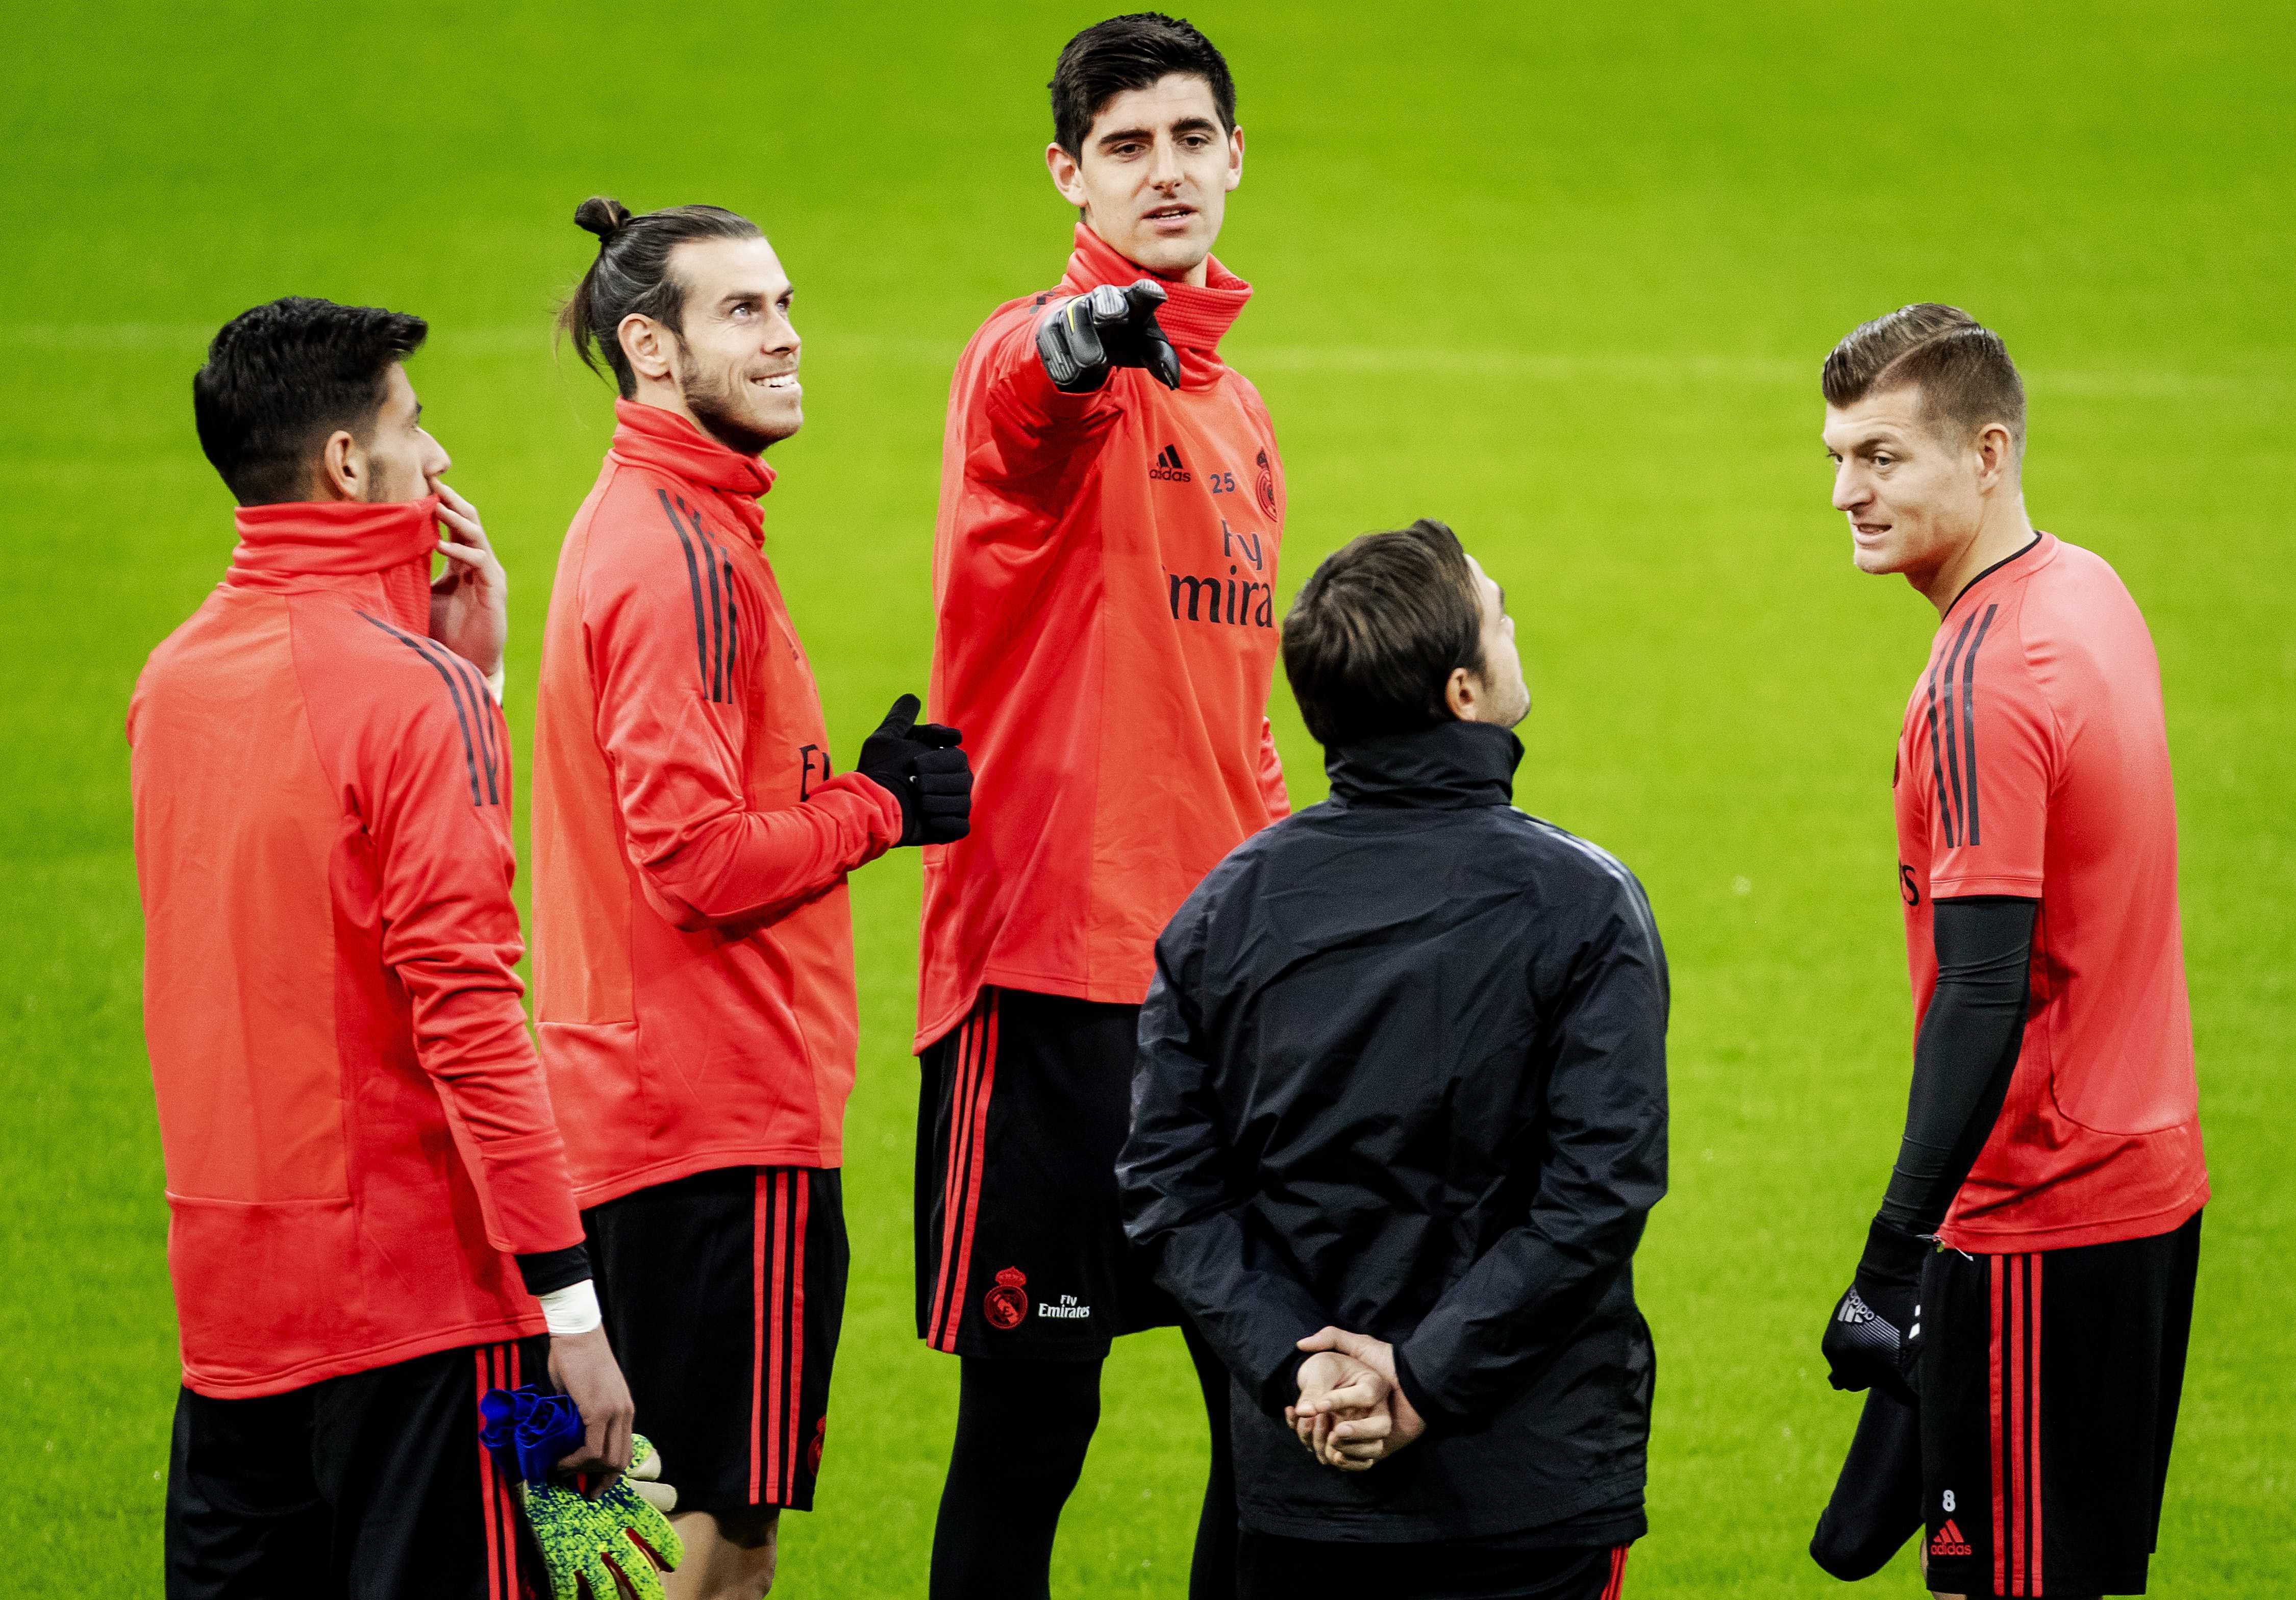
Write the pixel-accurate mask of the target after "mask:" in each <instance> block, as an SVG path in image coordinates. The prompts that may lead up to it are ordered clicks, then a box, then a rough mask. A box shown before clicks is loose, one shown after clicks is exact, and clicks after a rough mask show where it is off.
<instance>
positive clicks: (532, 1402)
mask: <svg viewBox="0 0 2296 1600" xmlns="http://www.w3.org/2000/svg"><path fill="white" fill-rule="evenodd" d="M479 1410H480V1415H482V1416H483V1417H484V1418H485V1419H486V1420H485V1423H484V1425H483V1426H482V1427H481V1428H480V1431H479V1439H480V1442H481V1443H483V1444H484V1445H485V1446H486V1448H487V1451H488V1454H489V1455H490V1456H493V1457H494V1460H495V1463H496V1466H497V1467H498V1468H499V1469H500V1470H501V1472H502V1473H503V1475H504V1477H506V1478H508V1479H510V1480H511V1481H512V1483H514V1484H515V1485H516V1486H517V1489H518V1502H519V1508H520V1509H521V1511H522V1512H524V1513H525V1514H526V1522H527V1527H528V1529H529V1530H530V1531H531V1532H532V1533H533V1535H534V1542H535V1546H536V1547H537V1549H538V1550H539V1551H540V1552H541V1555H542V1563H543V1566H544V1568H545V1571H547V1572H548V1573H549V1576H550V1592H551V1596H552V1600H621V1596H623V1595H624V1593H625V1592H627V1594H629V1595H631V1596H635V1597H636V1600H663V1594H662V1587H661V1577H660V1574H661V1573H663V1572H672V1571H676V1570H677V1563H679V1562H681V1561H683V1560H685V1543H684V1541H683V1540H681V1539H680V1538H678V1537H677V1532H676V1530H675V1529H673V1528H672V1527H671V1526H670V1525H669V1520H668V1518H667V1517H665V1516H663V1515H662V1514H661V1513H662V1510H666V1509H668V1506H672V1505H675V1504H676V1491H675V1490H674V1489H667V1488H666V1487H664V1486H662V1485H660V1483H658V1482H655V1481H653V1480H658V1479H659V1478H660V1476H661V1456H660V1453H659V1452H658V1451H656V1450H655V1449H654V1448H653V1445H652V1442H651V1441H650V1440H647V1439H646V1438H645V1436H644V1434H633V1435H631V1437H630V1470H629V1473H627V1474H624V1475H623V1476H621V1477H619V1478H617V1479H616V1481H615V1482H614V1485H613V1487H612V1488H611V1489H606V1490H604V1491H603V1493H601V1494H599V1495H598V1496H597V1497H595V1498H592V1497H589V1496H587V1495H585V1494H583V1493H582V1492H581V1490H580V1489H578V1488H577V1487H575V1486H574V1485H573V1484H571V1483H570V1482H568V1481H566V1480H565V1479H564V1478H563V1477H562V1475H561V1474H559V1473H558V1472H557V1465H558V1463H559V1462H560V1461H561V1460H562V1459H563V1458H564V1457H565V1456H567V1455H568V1454H569V1453H570V1452H571V1450H572V1449H573V1448H574V1447H575V1446H576V1445H577V1444H578V1443H580V1442H581V1440H582V1417H581V1414H580V1413H579V1412H578V1411H577V1410H576V1409H575V1407H574V1402H573V1401H572V1400H570V1399H568V1398H567V1397H566V1396H564V1395H557V1394H552V1395H545V1394H538V1393H537V1392H536V1391H535V1390H534V1388H533V1387H532V1386H531V1385H527V1386H525V1387H522V1388H519V1389H512V1390H502V1389H496V1390H490V1391H488V1392H487V1393H486V1394H485V1395H484V1396H483V1397H481V1398H480V1401H479ZM633 1477H635V1478H636V1479H638V1480H640V1482H639V1483H637V1484H633V1483H631V1482H630V1481H629V1480H630V1479H631V1478H633ZM647 1491H651V1492H650V1493H649V1492H647ZM665 1501H666V1502H667V1503H666V1504H665ZM657 1506H660V1507H661V1509H657Z"/></svg>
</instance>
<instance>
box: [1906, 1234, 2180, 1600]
mask: <svg viewBox="0 0 2296 1600" xmlns="http://www.w3.org/2000/svg"><path fill="white" fill-rule="evenodd" d="M2200 1250H2201V1218H2200V1216H2199V1214H2198V1213H2195V1214H2194V1216H2193V1218H2192V1219H2191V1220H2190V1221H2188V1222H2186V1223H2185V1225H2184V1226H2183V1227H2179V1228H2177V1229H2175V1230H2174V1231H2172V1232H2169V1233H2166V1234H2160V1235H2154V1236H2153V1237H2152V1238H2150V1239H2129V1240H2125V1241H2122V1242H2120V1243H2112V1244H2089V1245H2081V1246H2078V1247H2076V1248H2073V1249H2070V1250H2053V1251H2043V1252H2039V1253H2037V1254H2031V1255H2009V1256H1968V1255H1964V1254H1962V1253H1961V1252H1959V1251H1952V1250H1943V1251H1935V1252H1933V1253H1932V1254H1931V1257H1930V1258H1929V1261H1928V1264H1927V1266H1926V1268H1924V1270H1923V1276H1922V1306H1921V1318H1922V1323H1923V1334H1922V1343H1923V1348H1922V1354H1921V1369H1920V1373H1919V1374H1918V1380H1919V1387H1920V1391H1921V1407H1920V1409H1921V1422H1922V1428H1921V1431H1922V1495H1923V1517H1924V1522H1925V1527H1924V1531H1923V1552H1924V1555H1925V1557H1926V1566H1927V1570H1928V1574H1929V1585H1930V1588H1932V1589H1935V1590H1940V1591H1945V1592H1949V1593H1962V1594H1968V1595H2097V1594H2106V1595H2141V1594H2143V1593H2144V1572H2145V1565H2146V1563H2147V1561H2148V1560H2149V1558H2150V1557H2151V1555H2152V1554H2153V1546H2154V1544H2155V1542H2156V1541H2157V1538H2158V1536H2159V1533H2160V1528H2161V1489H2162V1488H2163V1486H2164V1485H2165V1484H2166V1482H2167V1481H2168V1475H2169V1444H2170V1442H2171V1440H2173V1439H2174V1438H2175V1436H2176V1432H2177V1399H2178V1397H2179V1395H2180V1394H2181V1393H2182V1391H2183V1389H2184V1383H2185V1341H2186V1338H2187V1337H2188V1335H2189V1334H2190V1333H2191V1331H2192V1325H2193V1283H2194V1276H2195V1275H2196V1273H2197V1270H2198V1267H2199V1263H2200Z"/></svg>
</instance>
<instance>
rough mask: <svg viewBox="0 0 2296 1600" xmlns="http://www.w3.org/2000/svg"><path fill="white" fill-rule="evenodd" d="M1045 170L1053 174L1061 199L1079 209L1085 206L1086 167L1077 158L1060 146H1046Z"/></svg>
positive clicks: (1054, 185) (1054, 183)
mask: <svg viewBox="0 0 2296 1600" xmlns="http://www.w3.org/2000/svg"><path fill="white" fill-rule="evenodd" d="M1045 170H1046V172H1048V173H1050V174H1052V177H1053V187H1054V188H1055V189H1058V190H1059V191H1060V192H1061V198H1062V200H1064V201H1068V202H1069V204H1070V205H1072V206H1075V207H1078V209H1082V207H1083V205H1084V167H1083V165H1082V163H1080V162H1079V161H1078V160H1077V159H1076V157H1074V156H1072V155H1070V153H1069V152H1067V151H1065V150H1062V148H1061V147H1060V146H1059V145H1058V144H1047V145H1046V146H1045Z"/></svg>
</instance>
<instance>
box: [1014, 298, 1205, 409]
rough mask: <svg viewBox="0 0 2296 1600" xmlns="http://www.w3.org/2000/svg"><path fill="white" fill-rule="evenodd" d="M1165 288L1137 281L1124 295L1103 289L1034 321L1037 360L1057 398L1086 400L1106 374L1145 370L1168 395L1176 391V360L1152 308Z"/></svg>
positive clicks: (1052, 308) (1056, 306)
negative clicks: (1124, 369)
mask: <svg viewBox="0 0 2296 1600" xmlns="http://www.w3.org/2000/svg"><path fill="white" fill-rule="evenodd" d="M1164 299H1165V294H1164V286H1163V285H1162V284H1161V283H1157V282H1156V281H1155V280H1154V279H1153V278H1142V279H1141V280H1140V281H1139V282H1137V283H1134V284H1133V285H1132V286H1131V287H1130V288H1129V289H1119V288H1118V287H1117V286H1116V285H1115V284H1113V283H1103V284H1101V285H1100V286H1099V287H1098V288H1097V289H1095V290H1093V291H1091V292H1089V293H1087V294H1079V295H1077V296H1075V297H1073V298H1072V299H1061V300H1054V302H1053V303H1052V304H1051V305H1050V306H1048V307H1047V308H1046V310H1045V313H1044V315H1043V316H1040V317H1039V318H1037V360H1039V361H1041V362H1043V363H1044V365H1045V376H1046V377H1047V378H1050V379H1051V380H1052V381H1053V387H1054V389H1057V390H1060V391H1061V392H1062V394H1069V395H1079V394H1090V393H1092V392H1093V391H1094V390H1096V389H1098V388H1099V387H1100V386H1101V385H1102V384H1103V383H1105V382H1108V374H1109V370H1110V369H1111V368H1112V367H1119V366H1138V367H1144V368H1146V369H1147V370H1148V372H1149V373H1152V374H1153V376H1154V377H1155V379H1156V381H1157V382H1159V383H1161V384H1162V385H1163V386H1164V387H1165V388H1167V389H1177V388H1179V387H1180V357H1179V353H1178V352H1177V351H1176V350H1175V349H1172V341H1170V340H1169V339H1167V338H1165V337H1164V329H1163V326H1162V324H1160V323H1158V322H1157V320H1156V308H1157V307H1159V306H1160V305H1162V304H1163V303H1164Z"/></svg>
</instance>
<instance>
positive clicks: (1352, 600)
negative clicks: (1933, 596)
mask: <svg viewBox="0 0 2296 1600" xmlns="http://www.w3.org/2000/svg"><path fill="white" fill-rule="evenodd" d="M1283 668H1284V671H1285V673H1286V675H1287V676H1289V677H1290V678H1291V680H1292V693H1293V694H1294V696H1295V697H1296V698H1297V699H1298V700H1299V702H1300V711H1301V712H1302V713H1303V714H1304V715H1305V716H1306V718H1307V720H1308V728H1309V730H1310V731H1311V732H1313V733H1314V734H1315V735H1316V738H1317V739H1318V740H1320V741H1321V742H1322V743H1323V745H1324V765H1325V767H1326V768H1327V769H1328V770H1329V771H1330V773H1331V776H1332V795H1331V799H1330V800H1327V801H1325V802H1324V804H1322V805H1319V806H1314V807H1311V808H1308V810H1306V811H1303V812H1301V813H1300V815H1299V816H1295V817H1292V819H1290V820H1289V821H1286V822H1283V823H1281V824H1278V825H1276V826H1275V827H1273V828H1270V829H1268V830H1267V832H1265V833H1261V834H1259V835H1258V836H1257V837H1255V838H1253V839H1251V841H1248V842H1246V843H1245V844H1243V845H1242V846H1240V847H1239V848H1238V849H1236V850H1235V851H1234V853H1233V854H1231V855H1230V856H1229V857H1227V859H1226V860H1225V861H1223V862H1222V863H1221V864H1220V865H1219V866H1218V868H1216V869H1215V870H1214V871H1213V872H1212V874H1210V876H1209V877H1207V878H1206V879H1205V880H1204V881H1203V882H1202V883H1201V885H1200V886H1199V887H1198V888H1197V890H1196V891H1195V892H1194V893H1193V894H1192V895H1190V896H1189V897H1188V899H1187V903H1186V904H1185V906H1183V907H1181V909H1180V913H1179V915H1177V916H1176V917H1174V918H1173V920H1172V923H1171V925H1170V926H1169V928H1167V929H1166V930H1165V931H1164V933H1163V937H1162V938H1161V939H1159V940H1158V941H1157V945H1156V977H1155V981H1153V982H1152V984H1151V985H1150V987H1149V990H1148V999H1147V1005H1146V1006H1145V1008H1144V1011H1143V1013H1142V1014H1141V1019H1140V1038H1141V1054H1140V1061H1139V1068H1138V1075H1137V1077H1136V1080H1135V1087H1134V1093H1133V1105H1134V1112H1133V1126H1132V1134H1131V1138H1130V1140H1129V1142H1128V1143H1127V1145H1125V1147H1124V1156H1123V1163H1122V1166H1121V1169H1120V1171H1121V1177H1122V1184H1123V1192H1124V1201H1125V1210H1126V1213H1127V1218H1128V1225H1129V1227H1130V1229H1131V1234H1132V1237H1133V1239H1134V1240H1135V1241H1136V1243H1138V1244H1139V1245H1140V1246H1141V1248H1142V1250H1143V1251H1144V1254H1146V1255H1147V1256H1148V1257H1149V1258H1150V1259H1152V1260H1153V1261H1154V1263H1155V1265H1156V1269H1157V1276H1158V1279H1159V1281H1160V1282H1161V1283H1162V1284H1165V1285H1166V1286H1167V1287H1168V1288H1169V1289H1170V1290H1171V1291H1172V1292H1173V1293H1174V1294H1175V1295H1176V1296H1177V1297H1178V1299H1179V1301H1180V1304H1181V1306H1182V1307H1183V1308H1184V1309H1185V1311H1186V1313H1187V1315H1188V1317H1189V1318H1190V1319H1191V1321H1192V1322H1193V1325H1195V1326H1196V1327H1197V1328H1198V1329H1200V1330H1201V1333H1202V1334H1203V1336H1204V1337H1205V1338H1206V1339H1207V1340H1208V1341H1209V1342H1210V1343H1211V1345H1212V1346H1213V1347H1214V1348H1215V1349H1216V1350H1218V1352H1219V1355H1220V1358H1221V1359H1222V1360H1223V1361H1224V1362H1225V1364H1226V1369H1227V1371H1228V1372H1229V1374H1232V1376H1233V1379H1234V1401H1233V1409H1232V1411H1231V1416H1232V1418H1233V1426H1234V1449H1235V1465H1236V1485H1237V1490H1238V1495H1239V1498H1240V1500H1241V1506H1242V1519H1243V1537H1242V1554H1241V1558H1240V1561H1239V1567H1240V1577H1241V1583H1240V1586H1239V1588H1238V1589H1237V1591H1236V1592H1237V1593H1238V1594H1240V1595H1242V1596H1245V1597H1246V1600H1273V1597H1275V1596H1287V1597H1288V1596H1299V1595H1317V1596H1322V1595H1343V1594H1357V1593H1360V1594H1371V1595H1382V1596H1445V1597H1447V1600H1474V1597H1477V1596H1493V1597H1496V1596H1526V1595H1537V1596H1543V1597H1546V1600H1615V1597H1616V1596H1617V1595H1618V1594H1619V1592H1620V1585H1621V1582H1622V1579H1623V1574H1624V1569H1625V1564H1626V1555H1627V1546H1628V1544H1629V1543H1630V1542H1631V1541H1632V1540H1633V1539H1635V1538H1637V1537H1639V1536H1640V1535H1641V1534H1642V1532H1643V1531H1644V1511H1643V1481H1644V1455H1645V1450H1646V1448H1647V1445H1648V1442H1649V1436H1650V1405H1651V1390H1652V1375H1653V1363H1652V1348H1651V1338H1650V1330H1649V1329H1648V1327H1647V1326H1645V1325H1644V1322H1643V1319H1642V1317H1641V1315H1640V1313H1639V1312H1637V1311H1636V1309H1635V1295H1634V1276H1633V1256H1634V1251H1635V1247H1636V1244H1637V1243H1639V1242H1640V1240H1641V1238H1642V1233H1643V1226H1644V1220H1645V1218H1647V1217H1648V1215H1649V1212H1650V1209H1651V1208H1652V1206H1653V1205H1655V1204H1656V1203H1657V1202H1658V1201H1659V1198H1660V1197H1661V1195H1662V1194H1664V1193H1665V1189H1666V1022H1667V1009H1668V982H1667V970H1666V957H1665V955H1664V952H1663V951H1662V950H1661V948H1660V945H1659V939H1658V931H1657V929H1656V928H1655V927H1654V926H1653V925H1652V920H1651V914H1650V907H1649V905H1648V903H1647V901H1646V900H1645V899H1644V896H1643V891H1642V888H1641V885H1640V884H1638V883H1637V882H1636V881H1635V878H1634V875H1633V874H1631V873H1629V872H1628V871H1627V869H1626V868H1625V867H1623V866H1620V864H1619V863H1618V862H1617V861H1616V860H1615V859H1613V858H1612V857H1610V856H1609V855H1606V854H1605V853H1604V852H1603V851H1602V850H1599V849H1595V847H1594V846H1592V845H1590V844H1587V842H1585V841H1583V840H1579V839H1576V838H1574V837H1572V836H1571V835H1570V834H1569V833H1564V832H1563V831H1562V829H1560V828H1557V827H1554V826H1552V825H1548V824H1546V823H1543V822H1540V821H1538V820H1536V819H1535V818H1532V817H1529V816H1524V815H1523V814H1522V813H1521V812H1520V811H1517V810H1515V809H1514V808H1513V806H1511V805H1510V804H1509V803H1508V800H1509V795H1510V792H1511V790H1512V786H1513V776H1514V769H1515V766H1516V764H1517V763H1518V762H1519V761H1521V759H1522V746H1521V744H1520V743H1517V742H1516V740H1515V738H1514V735H1513V734H1512V733H1510V732H1509V731H1508V730H1509V729H1510V728H1512V727H1513V726H1514V725H1515V724H1517V723H1518V722H1520V721H1521V719H1522V718H1523V716H1524V715H1525V714H1526V713H1527V712H1528V711H1529V709H1530V695H1529V691H1528V690H1527V689H1526V688H1525V687H1524V685H1523V677H1522V665H1521V659H1520V658H1519V656H1518V655H1517V653H1516V649H1515V641H1514V624H1513V621H1512V619H1509V618H1508V616H1507V614H1506V607H1505V595H1503V594H1502V593H1501V592H1500V590H1499V587H1498V586H1497V584H1496V583H1494V582H1492V581H1491V579H1490V578H1488V577H1487V576H1485V575H1484V573H1483V571H1482V570H1481V569H1480V567H1479V566H1477V565H1476V564H1475V563H1474V562H1473V561H1472V558H1470V557H1469V556H1468V555H1467V554H1466V553H1465V552H1464V551H1463V550H1462V549H1461V548H1460V547H1459V541H1458V540H1457V539H1456V537H1453V536H1452V533H1451V530H1450V529H1447V528H1446V527H1444V526H1443V524H1441V523H1440V522H1430V521H1422V522H1418V523H1415V524H1414V525H1413V526H1412V527H1410V528H1407V529H1404V530H1402V531H1401V532H1398V533H1376V534H1367V535H1365V537H1362V538H1359V539H1357V540H1356V541H1354V542H1353V543H1352V544H1350V545H1349V546H1346V547H1345V548H1343V549H1342V550H1341V551H1340V552H1339V553H1338V554H1334V555H1333V556H1332V557H1330V558H1329V559H1328V560H1326V561H1325V562H1324V564H1323V565H1322V566H1320V567H1318V568H1317V569H1316V572H1315V574H1314V575H1313V576H1312V577H1310V578H1308V582H1307V585H1306V587H1303V588H1302V589H1301V590H1300V597H1299V599H1298V600H1297V601H1296V602H1295V603H1293V605H1292V611H1291V613H1290V615H1288V616H1287V617H1286V618H1285V619H1284V623H1283ZM1339 1358H1344V1360H1341V1359H1339ZM1351 1391H1354V1392H1351ZM1343 1395H1348V1396H1349V1398H1350V1399H1352V1401H1353V1403H1352V1404H1350V1405H1349V1406H1348V1407H1346V1408H1345V1409H1338V1408H1335V1407H1337V1405H1338V1402H1339V1401H1340V1399H1341V1397H1342V1396H1343ZM1287 1410H1288V1412H1289V1413H1290V1414H1291V1416H1292V1422H1293V1424H1295V1425H1296V1427H1297V1429H1298V1431H1299V1432H1300V1442H1304V1443H1308V1444H1309V1445H1310V1446H1311V1447H1312V1448H1313V1454H1310V1453H1309V1452H1308V1451H1303V1450H1302V1449H1301V1448H1300V1442H1295V1441H1294V1439H1293V1436H1292V1435H1293V1432H1294V1426H1288V1425H1287V1421H1286V1418H1287ZM1406 1447H1408V1453H1407V1454H1403V1455H1401V1456H1398V1455H1397V1452H1398V1451H1402V1450H1404V1449H1405V1448H1406ZM1390 1460H1392V1461H1393V1465H1389V1462H1390ZM1333 1467H1339V1468H1341V1470H1340V1471H1333ZM1355 1468H1362V1469H1365V1470H1362V1471H1360V1472H1357V1471H1353V1470H1349V1469H1355Z"/></svg>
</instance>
